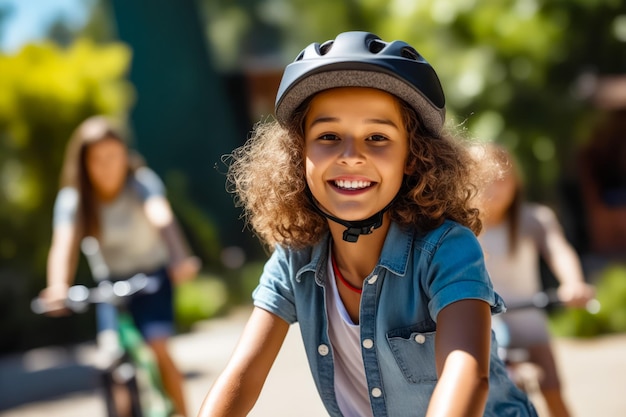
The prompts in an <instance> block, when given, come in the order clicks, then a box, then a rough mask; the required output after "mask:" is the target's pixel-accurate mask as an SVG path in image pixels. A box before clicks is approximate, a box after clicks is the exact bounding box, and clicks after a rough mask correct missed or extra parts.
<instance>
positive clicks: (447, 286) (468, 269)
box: [425, 225, 504, 321]
mask: <svg viewBox="0 0 626 417" xmlns="http://www.w3.org/2000/svg"><path fill="white" fill-rule="evenodd" d="M435 248H436V249H435V251H434V253H433V257H432V261H431V263H430V267H429V269H428V273H427V274H426V279H427V282H426V283H425V287H426V288H427V291H428V293H429V298H430V302H429V304H428V309H429V312H430V315H431V317H432V318H433V320H435V321H436V320H437V316H438V314H439V312H440V311H441V310H442V309H443V308H445V307H446V306H448V305H450V304H452V303H454V302H456V301H460V300H466V299H476V300H483V301H485V302H486V303H488V304H489V305H490V306H491V312H492V314H497V313H500V312H502V311H503V309H504V305H503V302H502V299H501V298H500V297H499V296H498V295H497V294H496V293H495V292H494V290H493V286H492V284H491V280H490V278H489V274H488V273H487V269H486V267H485V263H484V258H483V252H482V250H481V247H480V244H479V243H478V240H477V239H476V237H475V236H474V234H473V233H472V232H471V231H470V230H469V229H467V228H465V227H462V226H459V225H455V226H452V227H450V228H449V229H448V230H447V231H446V232H444V233H443V234H442V235H441V238H440V239H439V241H438V242H437V244H436V246H435Z"/></svg>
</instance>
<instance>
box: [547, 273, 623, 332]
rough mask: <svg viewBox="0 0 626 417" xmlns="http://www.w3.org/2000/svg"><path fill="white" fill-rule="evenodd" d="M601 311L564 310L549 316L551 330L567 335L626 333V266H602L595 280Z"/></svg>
mask: <svg viewBox="0 0 626 417" xmlns="http://www.w3.org/2000/svg"><path fill="white" fill-rule="evenodd" d="M596 298H597V300H598V301H599V302H600V310H599V311H598V312H597V313H595V314H593V313H590V312H588V311H586V310H584V309H563V310H559V311H557V312H555V313H554V314H552V316H551V320H550V325H551V330H552V331H553V333H554V334H555V335H558V336H566V337H592V336H597V335H600V334H606V333H622V332H626V265H611V266H609V267H607V268H606V269H604V270H603V271H602V273H601V274H600V277H599V279H598V281H597V283H596Z"/></svg>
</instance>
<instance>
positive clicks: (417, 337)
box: [415, 334, 426, 345]
mask: <svg viewBox="0 0 626 417" xmlns="http://www.w3.org/2000/svg"><path fill="white" fill-rule="evenodd" d="M415 341H416V342H417V343H419V344H420V345H422V344H424V342H425V341H426V336H424V335H423V334H418V335H415Z"/></svg>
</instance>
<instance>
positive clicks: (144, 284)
mask: <svg viewBox="0 0 626 417" xmlns="http://www.w3.org/2000/svg"><path fill="white" fill-rule="evenodd" d="M160 285H161V284H160V282H159V280H158V278H155V277H149V276H147V275H146V274H143V273H141V274H136V275H134V276H132V277H131V278H129V279H126V280H121V281H109V280H106V281H100V282H99V283H98V285H97V286H95V287H92V288H89V287H86V286H85V285H73V286H71V287H70V288H69V289H68V291H67V298H66V299H65V304H64V305H65V307H66V308H67V309H69V310H71V311H73V312H75V313H82V312H85V311H86V310H87V307H88V306H89V305H90V304H113V305H120V304H122V303H123V302H124V301H125V300H126V299H128V298H129V297H132V296H133V295H135V294H152V293H154V292H156V291H157V290H158V289H159V286H160ZM30 308H31V310H32V311H33V312H34V313H36V314H45V313H49V312H51V311H53V310H54V309H53V308H49V307H48V306H47V305H46V303H45V302H44V301H43V299H41V298H40V297H37V298H35V299H33V300H32V301H31V304H30Z"/></svg>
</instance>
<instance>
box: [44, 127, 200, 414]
mask: <svg viewBox="0 0 626 417" xmlns="http://www.w3.org/2000/svg"><path fill="white" fill-rule="evenodd" d="M85 236H93V237H95V238H97V240H98V242H99V244H100V247H101V250H102V255H103V257H104V261H105V263H106V264H107V266H108V268H109V270H110V272H111V276H112V278H113V279H124V278H129V277H131V276H133V275H134V274H137V273H140V272H143V273H146V274H148V275H152V276H155V277H157V278H158V279H159V281H160V282H161V286H160V288H159V290H158V291H157V292H156V293H151V294H142V295H139V296H137V297H134V298H133V299H132V300H131V301H130V305H129V310H130V312H131V314H132V316H133V319H134V320H135V323H136V325H137V327H138V329H139V330H140V332H141V333H142V335H143V337H144V338H145V340H146V342H147V343H148V345H149V346H150V347H151V348H152V350H153V352H154V353H155V357H156V360H157V363H158V365H159V370H160V371H161V377H162V380H163V385H164V387H165V389H166V391H167V392H168V394H169V395H170V397H171V399H172V401H173V403H174V406H175V409H176V412H177V413H178V414H179V415H181V416H184V415H186V411H185V401H184V395H183V388H182V386H183V377H182V375H181V373H180V372H179V371H178V369H177V368H176V366H175V364H174V361H173V360H172V358H171V356H170V354H169V353H168V349H167V340H168V338H169V337H170V336H172V335H173V333H174V311H173V291H172V285H171V282H170V281H173V282H174V283H178V282H182V281H184V280H187V279H191V278H194V277H195V276H196V274H197V273H198V270H199V268H200V261H199V259H198V258H196V257H193V256H190V254H189V253H188V248H187V244H186V242H185V241H184V239H183V236H182V234H181V233H180V230H179V228H178V226H177V223H176V221H175V219H174V215H173V213H172V210H171V207H170V204H169V202H168V200H167V199H166V197H165V189H164V185H163V183H162V182H161V180H160V179H159V178H158V177H157V175H156V174H155V173H154V171H152V170H151V169H149V168H148V167H146V166H143V164H142V163H141V160H140V159H138V155H134V154H132V153H131V152H130V151H129V149H128V146H127V143H126V141H125V139H124V137H123V134H122V132H121V131H120V130H119V128H118V127H117V126H116V125H115V124H114V123H113V122H112V121H111V120H109V119H107V118H105V117H102V116H94V117H91V118H88V119H87V120H85V121H84V122H83V123H82V124H81V125H80V126H78V128H77V129H76V130H75V132H74V134H73V136H72V137H71V139H70V141H69V143H68V145H67V149H66V155H65V160H64V163H63V170H62V173H61V190H60V191H59V193H58V195H57V199H56V203H55V207H54V216H53V236H52V246H51V247H50V252H49V255H48V274H47V279H48V285H47V288H45V289H44V290H43V291H42V292H41V297H42V298H43V300H44V302H46V303H47V304H48V306H49V308H56V309H57V310H58V313H60V314H62V312H63V305H64V304H63V303H64V300H65V298H66V296H67V291H68V288H69V286H70V285H71V283H72V281H73V280H74V274H75V272H76V265H77V260H78V256H79V244H80V241H81V239H82V238H83V237H85ZM96 308H97V314H96V315H97V318H98V327H99V335H103V334H105V333H106V330H107V329H111V328H112V327H113V326H114V325H113V324H112V323H111V322H110V320H107V318H108V317H112V315H113V314H114V313H112V312H111V311H110V310H111V309H114V307H113V306H111V305H108V304H98V305H97V307H96ZM111 334H115V332H113V333H111ZM118 398H119V396H118ZM120 407H122V406H120ZM122 408H123V407H122Z"/></svg>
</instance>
